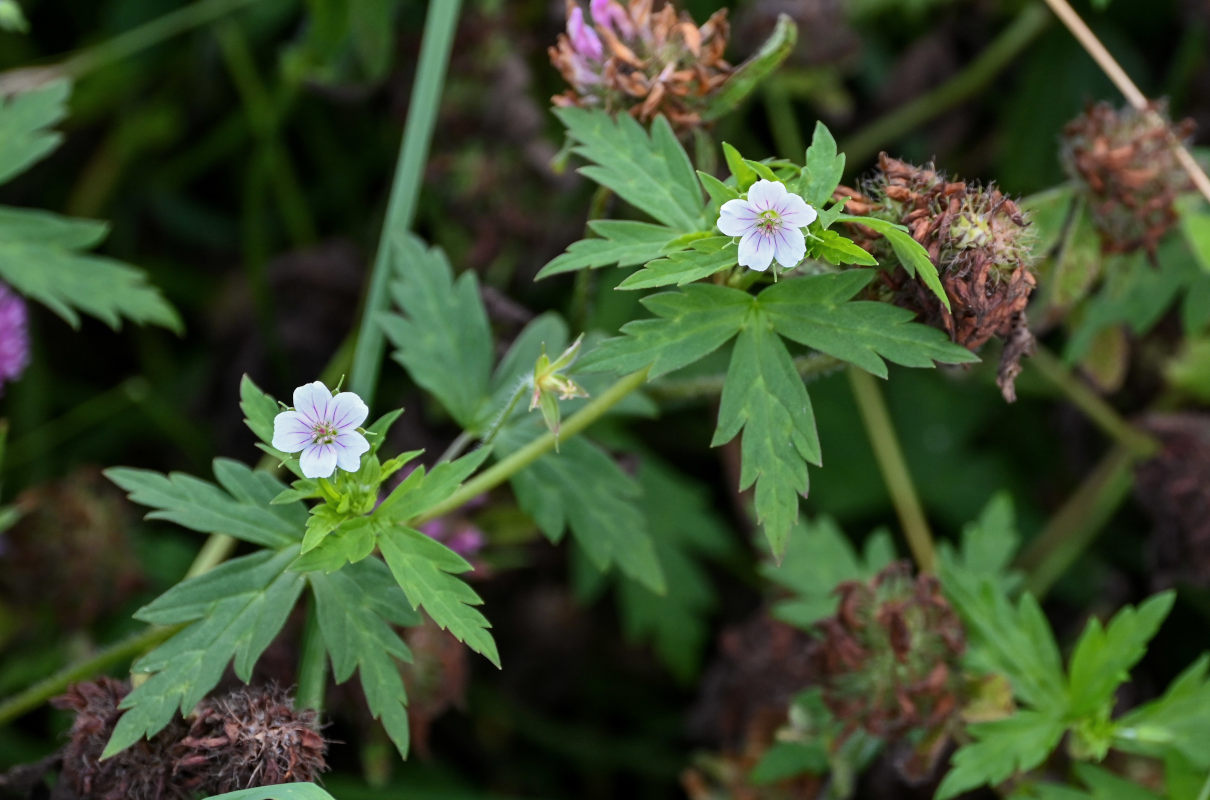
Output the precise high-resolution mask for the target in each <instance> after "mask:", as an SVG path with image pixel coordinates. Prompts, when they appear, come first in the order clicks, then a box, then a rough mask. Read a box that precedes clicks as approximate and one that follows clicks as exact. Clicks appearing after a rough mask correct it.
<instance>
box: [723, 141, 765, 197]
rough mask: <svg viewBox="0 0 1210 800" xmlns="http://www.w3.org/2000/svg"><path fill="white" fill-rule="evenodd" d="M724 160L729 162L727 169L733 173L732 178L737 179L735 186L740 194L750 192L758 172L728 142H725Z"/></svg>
mask: <svg viewBox="0 0 1210 800" xmlns="http://www.w3.org/2000/svg"><path fill="white" fill-rule="evenodd" d="M722 147H723V159H724V160H725V161H726V162H727V169H729V170H730V171H731V177H733V178H734V179H735V185H736V187H738V188H739V191H740V192H746V191H748V188H749V187H750V186H751V185H752V184H754V183H756V178H757V175H756V170H754V169H752V167H750V166H748V161H747V159H745V158H744V157H743V156H741V155H740V154H739V151H738V150H736V149H735V148H734V147H732V146H731V145H730V144H728V143H727V142H723V145H722Z"/></svg>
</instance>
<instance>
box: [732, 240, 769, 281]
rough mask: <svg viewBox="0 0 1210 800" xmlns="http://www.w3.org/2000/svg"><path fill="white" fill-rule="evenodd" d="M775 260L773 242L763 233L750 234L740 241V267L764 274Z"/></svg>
mask: <svg viewBox="0 0 1210 800" xmlns="http://www.w3.org/2000/svg"><path fill="white" fill-rule="evenodd" d="M772 260H773V242H772V241H771V240H770V238H769V237H768V236H765V235H764V234H761V233H756V232H753V233H749V234H747V235H746V236H744V238H742V239H740V240H739V265H740V266H741V267H749V268H750V269H754V270H756V271H757V272H764V271H765V270H767V269H768V268H769V262H771V261H772Z"/></svg>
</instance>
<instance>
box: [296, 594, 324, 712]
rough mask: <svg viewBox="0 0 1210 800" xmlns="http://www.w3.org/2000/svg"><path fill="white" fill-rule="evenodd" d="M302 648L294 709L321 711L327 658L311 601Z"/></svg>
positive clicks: (316, 613)
mask: <svg viewBox="0 0 1210 800" xmlns="http://www.w3.org/2000/svg"><path fill="white" fill-rule="evenodd" d="M302 648H303V649H302V654H301V657H300V658H299V662H298V691H297V692H296V693H295V695H294V707H295V708H313V709H315V710H316V711H321V710H322V709H323V705H324V689H325V688H326V687H327V683H328V657H327V652H326V648H325V647H324V640H323V635H322V634H321V633H320V630H319V612H318V611H317V610H316V606H315V602H314V601H313V600H312V601H311V602H309V603H308V604H307V622H306V626H305V627H304V628H303V638H302Z"/></svg>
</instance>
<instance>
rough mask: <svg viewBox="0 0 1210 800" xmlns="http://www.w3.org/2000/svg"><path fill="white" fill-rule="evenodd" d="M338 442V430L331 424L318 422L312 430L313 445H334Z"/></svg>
mask: <svg viewBox="0 0 1210 800" xmlns="http://www.w3.org/2000/svg"><path fill="white" fill-rule="evenodd" d="M334 441H336V428H335V427H333V425H332V423H330V422H317V423H315V427H313V428H311V443H312V444H332V442H334Z"/></svg>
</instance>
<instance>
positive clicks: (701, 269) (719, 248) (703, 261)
mask: <svg viewBox="0 0 1210 800" xmlns="http://www.w3.org/2000/svg"><path fill="white" fill-rule="evenodd" d="M737 253H738V250H737V249H736V247H735V245H734V242H733V241H732V239H731V237H729V236H711V237H709V238H706V239H698V240H696V241H694V242H693V244H692V245H691V247H690V249H688V250H682V251H680V252H679V253H669V254H668V255H667V256H666V257H664V258H659V259H656V260H654V261H650V262H648V263H647V264H646V265H645V266H644V267H643V269H641V270H638V271H637V272H635V273H633V274H631V275H629V276H628V277H627V278H626V280H624V281H622V282H621V283H619V284H618V288H619V289H651V288H654V287H657V286H671V285H674V284H675V285H676V286H684V285H685V284H687V283H693V282H694V281H699V280H701V279H702V278H709V277H710V276H711V275H713V274H714V273H716V272H719V271H720V270H724V269H728V268H730V267H734V266H735V259H736V256H737Z"/></svg>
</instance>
